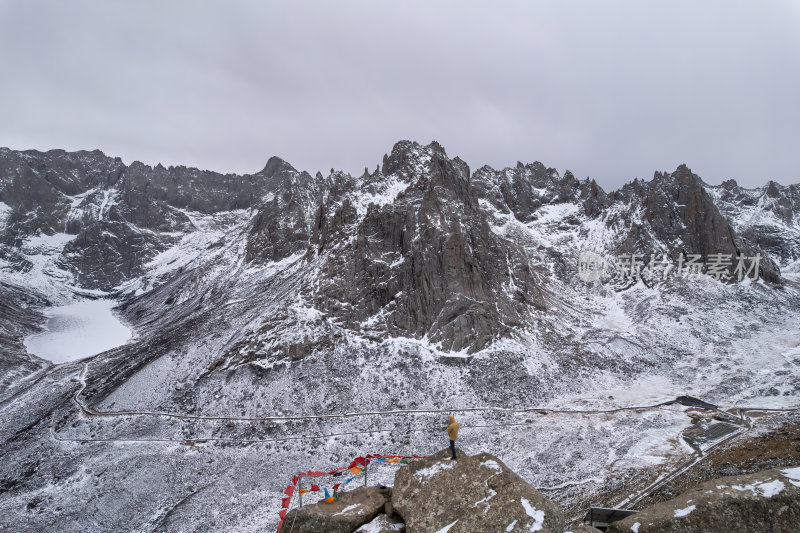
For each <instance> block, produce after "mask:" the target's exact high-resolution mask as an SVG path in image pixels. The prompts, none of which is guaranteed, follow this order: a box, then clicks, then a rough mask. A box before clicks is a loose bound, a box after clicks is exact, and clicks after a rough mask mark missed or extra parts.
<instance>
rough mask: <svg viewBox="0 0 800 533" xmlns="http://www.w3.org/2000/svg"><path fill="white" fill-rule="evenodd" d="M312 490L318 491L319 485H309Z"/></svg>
mask: <svg viewBox="0 0 800 533" xmlns="http://www.w3.org/2000/svg"><path fill="white" fill-rule="evenodd" d="M311 491H312V492H319V485H311Z"/></svg>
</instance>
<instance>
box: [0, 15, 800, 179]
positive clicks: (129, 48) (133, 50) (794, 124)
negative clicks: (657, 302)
mask: <svg viewBox="0 0 800 533" xmlns="http://www.w3.org/2000/svg"><path fill="white" fill-rule="evenodd" d="M0 69H2V70H0V72H1V74H0V76H1V77H0V146H8V147H10V148H14V149H27V148H36V149H41V150H45V149H50V148H65V149H68V150H78V149H94V148H100V149H101V150H103V151H104V152H106V153H107V154H109V155H119V156H121V157H122V158H123V160H124V161H125V162H126V163H130V162H132V161H133V160H136V159H138V160H140V161H144V162H145V163H149V164H156V163H158V162H161V163H163V164H165V165H177V164H186V165H189V166H198V167H201V168H208V169H212V170H217V171H223V172H239V173H245V172H255V171H258V170H260V169H261V168H262V167H263V166H264V164H265V163H266V161H267V159H268V158H269V156H271V155H278V156H280V157H282V158H284V159H286V160H287V161H289V162H290V163H292V164H293V165H294V166H295V167H297V168H299V169H304V170H308V171H310V172H312V173H313V172H316V171H317V170H321V171H323V173H324V174H327V172H328V171H329V169H330V168H331V167H335V168H336V169H343V170H346V171H349V172H351V173H358V174H360V173H361V172H363V169H364V167H365V166H369V167H370V169H372V168H374V167H375V165H376V164H377V163H379V162H380V161H381V158H382V156H383V154H384V153H386V152H389V151H390V150H391V147H392V145H393V144H394V143H395V142H396V141H398V140H400V139H411V140H416V141H419V142H422V143H425V144H427V143H428V142H430V141H431V140H434V139H435V140H437V141H439V142H440V143H441V144H442V145H443V146H444V147H445V148H446V149H447V152H448V154H449V155H450V156H451V157H452V156H456V155H458V156H460V157H461V158H462V159H464V160H466V161H467V163H469V164H470V166H471V167H472V168H473V169H475V168H477V167H480V166H482V165H484V164H488V165H491V166H493V167H495V168H502V167H505V166H510V165H514V164H516V162H517V161H518V160H520V161H523V162H532V161H536V160H538V161H542V162H543V163H545V164H546V165H548V166H552V167H556V168H557V169H558V170H559V171H560V172H563V171H564V170H565V169H569V170H572V171H573V172H574V173H575V174H576V176H578V177H580V178H583V177H586V176H591V177H593V178H595V179H597V181H598V182H599V183H600V184H601V185H602V186H603V187H604V188H606V189H614V188H617V187H618V186H619V185H621V184H622V183H624V182H626V181H629V180H631V179H633V178H634V177H639V178H646V179H650V178H651V177H652V175H653V171H655V170H670V171H671V170H674V169H675V167H676V166H677V165H678V164H680V163H684V162H685V163H687V164H688V165H689V166H690V167H691V168H692V169H693V170H694V171H695V172H696V173H698V174H700V175H701V176H702V177H703V178H704V179H705V180H706V181H709V182H711V183H719V182H720V181H722V180H723V179H727V178H735V179H736V180H737V181H738V182H739V183H740V184H742V185H748V186H755V185H760V184H762V183H764V182H765V181H766V180H768V179H775V180H776V181H779V182H781V183H784V184H788V183H798V182H800V161H798V155H797V154H798V153H800V103H799V102H800V98H799V97H798V95H800V2H797V1H794V0H786V1H778V0H772V1H769V2H760V1H741V2H739V1H733V0H719V1H709V0H706V1H697V0H684V1H679V0H670V1H664V2H656V1H642V0H631V1H609V0H604V1H602V2H601V1H585V2H580V1H575V0H573V1H569V2H563V1H560V0H559V1H553V2H546V1H537V2H531V1H525V2H488V1H486V2H469V1H464V0H459V1H454V2H435V1H431V0H428V1H421V2H414V1H412V2H409V1H402V2H381V1H375V0H371V1H363V2H344V1H337V2H332V1H318V2H305V1H298V0H293V1H291V2H289V1H286V2H263V1H261V2H255V1H253V2H233V1H230V0H227V1H225V2H199V1H187V2H170V1H166V0H159V1H155V2H147V1H136V2H119V3H118V2H113V1H109V0H97V1H93V2H86V1H76V0H71V1H68V2H65V1H32V0H18V1H6V0H0Z"/></svg>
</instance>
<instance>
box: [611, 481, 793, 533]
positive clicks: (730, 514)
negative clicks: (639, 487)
mask: <svg viewBox="0 0 800 533" xmlns="http://www.w3.org/2000/svg"><path fill="white" fill-rule="evenodd" d="M798 524H800V468H787V469H774V470H765V471H763V472H758V473H756V474H749V475H743V476H731V477H723V478H719V479H716V480H712V481H708V482H706V483H703V484H701V485H699V486H697V487H696V488H694V489H692V490H690V491H688V492H686V493H684V494H682V495H680V496H678V497H677V498H675V499H673V500H670V501H666V502H662V503H658V504H656V505H653V506H652V507H648V508H647V509H644V510H643V511H642V512H640V513H637V514H635V515H631V516H629V517H627V518H625V519H624V520H620V521H619V522H613V523H612V524H611V525H610V526H609V528H608V531H609V533H623V532H625V533H629V532H630V531H637V532H638V533H652V532H656V531H657V532H659V533H666V532H675V533H678V532H681V533H693V532H697V533H701V532H703V533H707V532H717V531H718V532H727V531H759V532H762V531H763V532H773V531H774V532H776V533H777V532H782V531H797V530H798Z"/></svg>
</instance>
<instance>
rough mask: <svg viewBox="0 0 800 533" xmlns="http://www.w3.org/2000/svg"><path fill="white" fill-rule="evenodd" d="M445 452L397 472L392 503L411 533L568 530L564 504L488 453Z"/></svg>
mask: <svg viewBox="0 0 800 533" xmlns="http://www.w3.org/2000/svg"><path fill="white" fill-rule="evenodd" d="M457 455H458V459H457V460H455V461H453V460H451V459H450V450H449V449H445V450H441V451H439V452H437V453H435V454H434V455H431V456H429V457H427V458H425V459H423V460H421V461H418V462H416V463H413V464H411V465H409V466H408V467H406V468H402V469H400V470H398V471H397V474H395V478H394V488H393V490H392V505H393V507H394V510H395V512H396V513H398V514H399V515H400V516H402V517H403V520H404V521H405V523H406V530H407V531H408V533H426V532H438V531H447V532H449V533H476V532H481V531H486V532H496V531H541V532H542V533H546V532H558V533H561V532H563V531H564V529H563V525H564V517H563V514H562V512H561V509H560V508H559V507H558V505H556V504H554V503H552V502H550V501H548V500H546V499H545V498H544V497H543V496H542V495H541V493H540V492H539V491H538V490H536V489H535V488H533V487H532V486H530V485H529V484H528V483H526V482H525V480H523V479H522V478H521V477H519V476H518V475H517V474H515V473H514V472H512V471H511V470H510V469H509V468H508V467H507V466H506V465H504V464H503V463H502V461H500V460H499V459H498V458H497V457H494V456H493V455H490V454H488V453H480V454H477V455H472V456H466V455H464V453H463V452H461V451H460V450H459V451H458V454H457Z"/></svg>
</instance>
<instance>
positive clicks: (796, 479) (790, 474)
mask: <svg viewBox="0 0 800 533" xmlns="http://www.w3.org/2000/svg"><path fill="white" fill-rule="evenodd" d="M781 473H782V474H783V475H784V476H786V477H787V478H789V483H791V484H792V485H794V486H795V487H800V466H797V467H795V468H785V469H783V470H781Z"/></svg>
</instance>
